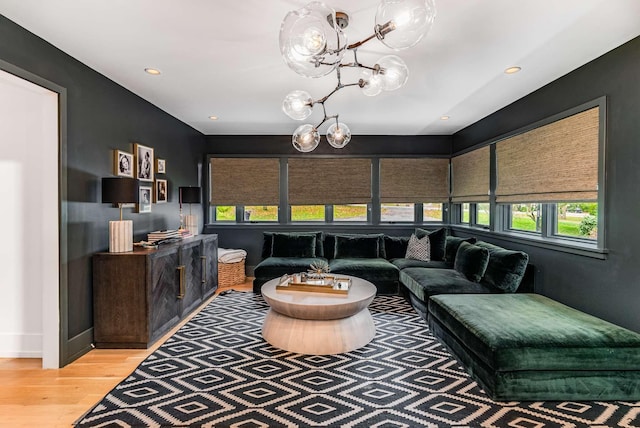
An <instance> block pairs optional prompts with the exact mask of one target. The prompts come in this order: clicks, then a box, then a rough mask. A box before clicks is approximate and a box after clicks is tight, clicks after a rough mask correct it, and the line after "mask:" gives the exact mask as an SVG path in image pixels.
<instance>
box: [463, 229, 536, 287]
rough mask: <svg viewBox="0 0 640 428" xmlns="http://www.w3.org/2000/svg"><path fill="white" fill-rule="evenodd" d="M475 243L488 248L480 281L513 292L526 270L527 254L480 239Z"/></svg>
mask: <svg viewBox="0 0 640 428" xmlns="http://www.w3.org/2000/svg"><path fill="white" fill-rule="evenodd" d="M476 245H478V246H479V247H482V248H486V249H487V250H489V264H488V265H487V270H486V271H485V272H484V277H483V278H482V282H486V283H487V284H489V285H491V286H493V287H496V288H499V289H500V290H502V291H506V292H509V293H515V291H516V290H517V289H518V287H519V286H520V283H521V282H522V278H523V277H524V274H525V271H526V270H527V264H528V263H529V255H528V254H527V253H523V252H522V251H512V250H505V249H504V248H502V247H498V246H497V245H493V244H489V243H485V242H482V241H480V242H478V243H477V244H476Z"/></svg>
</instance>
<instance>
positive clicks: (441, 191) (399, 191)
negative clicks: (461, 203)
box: [380, 158, 449, 203]
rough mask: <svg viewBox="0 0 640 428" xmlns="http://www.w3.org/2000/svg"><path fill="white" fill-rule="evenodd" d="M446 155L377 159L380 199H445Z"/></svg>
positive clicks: (425, 200) (385, 201)
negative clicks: (440, 157) (378, 163)
mask: <svg viewBox="0 0 640 428" xmlns="http://www.w3.org/2000/svg"><path fill="white" fill-rule="evenodd" d="M448 177H449V159H431V158H417V159H414V158H412V159H409V158H386V159H380V202H382V203H394V202H398V203H402V202H413V203H422V202H447V201H448V200H449V184H448V183H449V181H448Z"/></svg>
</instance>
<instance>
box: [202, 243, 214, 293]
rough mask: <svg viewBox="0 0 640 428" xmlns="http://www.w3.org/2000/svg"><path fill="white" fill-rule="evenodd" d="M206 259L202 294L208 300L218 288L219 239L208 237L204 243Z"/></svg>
mask: <svg viewBox="0 0 640 428" xmlns="http://www.w3.org/2000/svg"><path fill="white" fill-rule="evenodd" d="M202 248H203V257H204V273H205V275H204V278H203V282H202V294H203V296H204V297H205V298H206V297H208V296H210V295H211V294H212V293H213V292H214V291H216V290H217V288H218V237H217V236H210V237H206V238H204V239H203V241H202Z"/></svg>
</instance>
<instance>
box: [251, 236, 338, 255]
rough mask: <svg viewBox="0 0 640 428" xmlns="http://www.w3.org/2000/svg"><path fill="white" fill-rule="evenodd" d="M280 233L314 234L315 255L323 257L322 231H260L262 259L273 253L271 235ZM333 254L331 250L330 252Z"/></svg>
mask: <svg viewBox="0 0 640 428" xmlns="http://www.w3.org/2000/svg"><path fill="white" fill-rule="evenodd" d="M276 233H280V234H281V235H289V236H297V235H305V236H306V235H316V255H315V257H324V249H323V245H322V243H323V237H324V232H262V235H263V239H262V259H263V260H264V259H266V258H267V257H271V256H272V255H273V235H274V234H276ZM331 254H333V251H332V252H331Z"/></svg>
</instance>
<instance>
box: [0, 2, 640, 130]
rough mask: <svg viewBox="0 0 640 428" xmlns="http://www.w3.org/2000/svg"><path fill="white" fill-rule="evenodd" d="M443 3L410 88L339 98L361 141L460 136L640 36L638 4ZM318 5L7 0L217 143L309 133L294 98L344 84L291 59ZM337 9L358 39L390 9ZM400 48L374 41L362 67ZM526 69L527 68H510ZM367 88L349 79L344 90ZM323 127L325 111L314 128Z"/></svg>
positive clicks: (362, 55)
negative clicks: (288, 33)
mask: <svg viewBox="0 0 640 428" xmlns="http://www.w3.org/2000/svg"><path fill="white" fill-rule="evenodd" d="M436 1H437V3H436V7H437V10H438V15H437V17H436V20H435V23H434V26H433V28H432V30H431V32H430V33H429V35H428V36H427V37H426V38H425V39H424V40H423V41H422V42H420V44H418V45H417V46H415V47H414V48H412V49H409V50H405V51H402V52H399V53H396V54H397V55H399V56H400V57H402V58H403V59H404V60H405V62H406V63H407V65H408V66H409V70H410V75H409V81H408V83H407V85H406V86H404V87H403V88H401V89H399V90H397V91H395V92H387V93H383V94H381V95H379V96H377V97H375V98H369V97H366V96H364V95H362V94H361V93H360V90H359V89H358V88H355V87H354V88H345V89H343V90H341V91H340V92H338V93H336V94H335V95H334V96H333V97H332V98H331V99H330V100H329V101H327V103H326V107H327V111H328V114H335V113H340V119H341V121H343V122H345V123H346V124H347V125H349V126H350V128H351V130H352V132H353V134H354V135H358V134H380V135H423V134H432V135H437V134H452V133H454V132H456V131H458V130H460V129H462V128H464V127H465V126H467V125H469V124H472V123H473V122H475V121H477V120H479V119H481V118H483V117H484V116H486V115H488V114H490V113H492V112H494V111H496V110H498V109H500V108H502V107H504V106H506V105H508V104H510V103H511V102H513V101H515V100H517V99H519V98H521V97H522V96H524V95H526V94H528V93H530V92H532V91H534V90H535V89H537V88H539V87H541V86H543V85H545V84H547V83H549V82H551V81H553V80H554V79H556V78H558V77H560V76H562V75H564V74H566V73H567V72H569V71H571V70H574V69H576V68H577V67H579V66H581V65H583V64H585V63H587V62H589V61H591V60H592V59H595V58H597V57H598V56H600V55H602V54H604V53H606V52H608V51H609V50H611V49H613V48H615V47H617V46H619V45H621V44H623V43H624V42H626V41H628V40H631V39H632V38H634V37H636V36H638V35H640V1H638V0H518V1H514V0H436ZM306 3H307V1H305V0H277V1H276V0H269V1H267V0H235V1H230V0H227V1H222V0H179V1H178V0H46V1H44V0H0V13H2V14H3V15H4V16H6V17H7V18H9V19H11V20H13V21H14V22H16V23H18V24H19V25H21V26H23V27H25V28H26V29H28V30H29V31H31V32H33V33H35V34H36V35H38V36H40V37H42V38H44V39H45V40H47V41H49V42H50V43H52V44H53V45H55V46H56V47H58V48H60V49H61V50H63V51H65V52H66V53H68V54H69V55H71V56H73V57H75V58H76V59H78V60H80V61H81V62H83V63H85V64H87V65H88V66H89V67H91V68H93V69H95V70H97V71H99V72H100V73H102V74H104V75H105V76H107V77H109V78H110V79H112V80H114V81H115V82H117V83H119V84H120V85H122V86H124V87H125V88H128V89H129V90H131V91H133V92H135V93H136V94H138V95H139V96H141V97H142V98H144V99H146V100H148V101H149V102H151V103H153V104H155V105H157V106H158V107H160V108H161V109H163V110H165V111H166V112H168V113H170V114H171V115H173V116H175V117H177V118H178V119H180V120H182V121H183V122H185V123H187V124H189V125H191V126H192V127H194V128H195V129H197V130H199V131H201V132H203V133H204V134H208V135H211V134H264V135H269V134H276V135H277V134H290V133H291V132H293V130H294V129H295V128H296V127H297V126H298V125H299V124H300V123H299V122H297V121H294V120H292V119H289V118H288V117H287V116H286V115H285V114H284V113H283V112H282V110H281V103H282V99H283V98H284V96H285V95H286V94H287V93H288V92H290V91H291V90H293V89H304V90H307V91H308V92H309V93H310V94H311V95H312V97H313V98H314V99H317V98H321V97H322V96H324V95H326V93H328V92H329V91H330V90H332V89H333V88H334V87H335V85H336V79H335V76H334V74H332V75H329V76H326V77H323V78H320V79H306V78H303V77H300V76H298V75H297V74H296V73H294V72H293V71H291V70H290V69H289V68H288V67H287V66H286V65H285V63H284V61H283V60H282V59H281V57H280V53H279V47H278V35H279V30H280V23H281V22H282V19H283V18H284V16H285V15H286V13H287V12H288V11H289V10H292V9H297V8H299V7H301V6H303V5H305V4H306ZM327 4H329V5H331V6H333V7H334V8H335V9H337V10H343V11H346V12H348V13H349V15H350V17H351V23H350V25H349V27H348V28H347V29H346V30H345V31H346V34H347V36H348V38H349V42H355V41H357V40H360V39H362V38H364V37H366V36H368V35H370V34H371V33H372V30H373V25H374V24H373V22H374V16H375V10H376V7H377V1H376V0H350V1H347V0H331V1H328V2H327ZM3 42H6V41H3ZM391 53H394V52H393V51H391V50H389V49H387V48H386V47H385V46H383V45H382V44H381V43H379V42H378V41H377V40H372V41H370V42H368V43H367V44H365V45H364V46H363V47H361V48H360V49H359V50H358V59H359V60H360V61H361V62H362V63H366V64H373V63H375V61H376V60H377V59H378V58H380V57H381V56H383V55H387V54H391ZM514 65H517V66H520V67H522V71H521V72H520V73H517V74H514V75H506V74H504V73H503V71H504V69H505V68H507V67H509V66H514ZM145 67H153V68H157V69H159V70H161V71H162V74H161V75H160V76H151V75H148V74H146V73H145V72H144V69H145ZM347 71H353V70H347ZM355 80H357V74H349V73H346V72H345V73H344V76H343V83H349V82H350V81H355ZM210 115H216V116H218V117H219V120H217V121H212V120H209V119H208V117H209V116H210ZM443 115H448V116H450V117H451V119H450V120H448V121H443V120H440V117H441V116H443ZM321 119H322V112H321V108H320V107H319V106H317V107H316V111H314V114H313V115H312V116H311V118H310V119H307V121H309V122H311V123H317V122H319V121H320V120H321ZM324 128H326V125H325V126H324V127H323V128H321V129H320V131H321V133H323V131H324V130H325V129H324Z"/></svg>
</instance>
